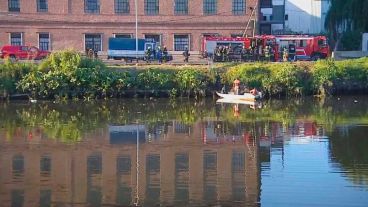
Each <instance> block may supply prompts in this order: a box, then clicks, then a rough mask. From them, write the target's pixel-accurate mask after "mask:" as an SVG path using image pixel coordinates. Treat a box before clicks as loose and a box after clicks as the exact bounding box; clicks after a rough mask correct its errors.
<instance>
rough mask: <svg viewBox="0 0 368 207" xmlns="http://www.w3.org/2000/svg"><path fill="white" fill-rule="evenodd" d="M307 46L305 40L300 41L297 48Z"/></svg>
mask: <svg viewBox="0 0 368 207" xmlns="http://www.w3.org/2000/svg"><path fill="white" fill-rule="evenodd" d="M305 46H307V40H300V42H299V47H305Z"/></svg>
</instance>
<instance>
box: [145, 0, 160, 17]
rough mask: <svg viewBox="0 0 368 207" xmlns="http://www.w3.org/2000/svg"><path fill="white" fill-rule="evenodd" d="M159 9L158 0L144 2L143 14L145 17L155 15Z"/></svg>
mask: <svg viewBox="0 0 368 207" xmlns="http://www.w3.org/2000/svg"><path fill="white" fill-rule="evenodd" d="M159 9H160V6H159V0H144V12H145V13H146V14H147V15H157V14H158V13H159Z"/></svg>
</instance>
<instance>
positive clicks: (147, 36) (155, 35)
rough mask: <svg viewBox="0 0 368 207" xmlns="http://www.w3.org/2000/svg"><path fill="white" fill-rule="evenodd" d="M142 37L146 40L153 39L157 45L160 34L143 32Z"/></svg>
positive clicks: (159, 40)
mask: <svg viewBox="0 0 368 207" xmlns="http://www.w3.org/2000/svg"><path fill="white" fill-rule="evenodd" d="M157 37H158V38H157ZM144 39H146V40H148V41H149V42H150V41H152V40H153V41H155V42H156V43H158V44H159V45H160V44H161V34H144ZM157 39H158V41H157Z"/></svg>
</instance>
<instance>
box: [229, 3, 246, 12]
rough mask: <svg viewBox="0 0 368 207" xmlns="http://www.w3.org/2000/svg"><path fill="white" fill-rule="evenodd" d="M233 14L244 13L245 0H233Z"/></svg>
mask: <svg viewBox="0 0 368 207" xmlns="http://www.w3.org/2000/svg"><path fill="white" fill-rule="evenodd" d="M232 8H233V9H232V11H233V15H245V13H246V9H245V8H246V0H233V6H232Z"/></svg>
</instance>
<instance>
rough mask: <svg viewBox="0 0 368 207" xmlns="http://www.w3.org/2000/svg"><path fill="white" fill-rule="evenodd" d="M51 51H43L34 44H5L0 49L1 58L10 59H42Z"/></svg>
mask: <svg viewBox="0 0 368 207" xmlns="http://www.w3.org/2000/svg"><path fill="white" fill-rule="evenodd" d="M49 54H50V52H49V51H43V50H40V49H38V48H37V47H34V46H22V45H5V46H3V47H2V48H1V50H0V58H9V59H10V60H24V59H26V60H40V59H43V58H46V57H47V56H48V55H49Z"/></svg>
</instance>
